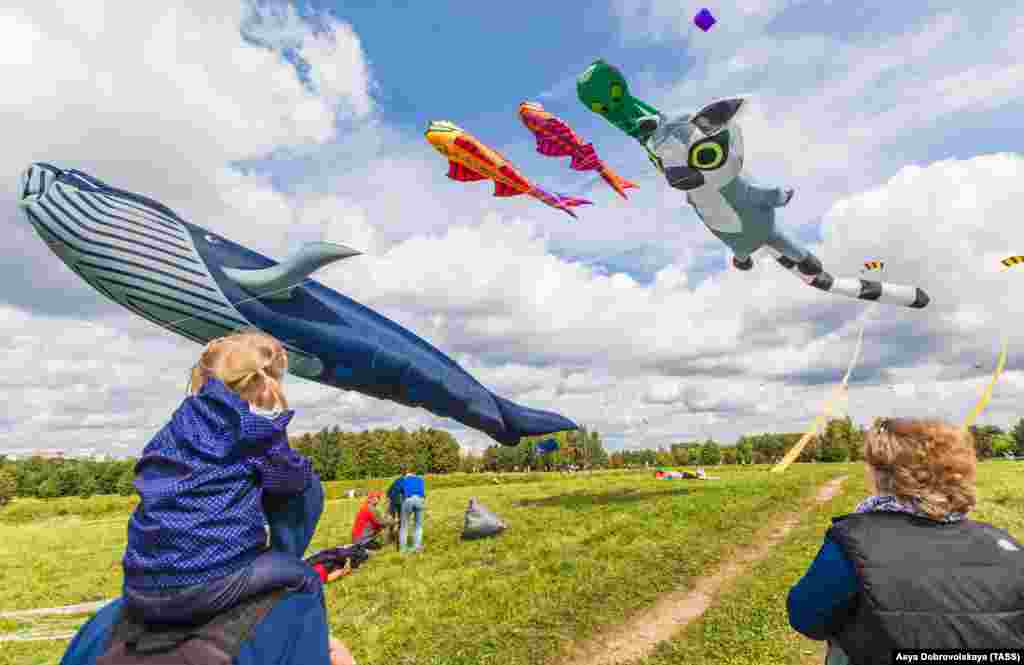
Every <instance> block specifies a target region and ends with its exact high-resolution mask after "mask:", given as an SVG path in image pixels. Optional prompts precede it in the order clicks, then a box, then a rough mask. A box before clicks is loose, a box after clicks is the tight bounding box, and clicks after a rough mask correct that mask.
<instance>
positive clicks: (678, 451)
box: [670, 443, 690, 466]
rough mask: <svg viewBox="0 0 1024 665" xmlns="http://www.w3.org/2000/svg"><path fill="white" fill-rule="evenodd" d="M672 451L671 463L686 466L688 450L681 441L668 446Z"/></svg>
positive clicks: (688, 457)
mask: <svg viewBox="0 0 1024 665" xmlns="http://www.w3.org/2000/svg"><path fill="white" fill-rule="evenodd" d="M670 450H671V451H672V463H673V464H674V465H675V466H686V465H688V464H689V463H690V451H689V449H687V447H686V446H685V445H684V444H682V443H673V444H672V447H671V448H670Z"/></svg>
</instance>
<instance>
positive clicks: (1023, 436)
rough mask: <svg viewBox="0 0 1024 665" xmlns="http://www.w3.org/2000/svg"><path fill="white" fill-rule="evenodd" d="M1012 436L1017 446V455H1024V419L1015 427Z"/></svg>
mask: <svg viewBox="0 0 1024 665" xmlns="http://www.w3.org/2000/svg"><path fill="white" fill-rule="evenodd" d="M1010 435H1011V436H1012V437H1013V442H1014V443H1015V444H1016V454H1018V455H1024V418H1021V419H1020V420H1018V421H1017V424H1016V425H1014V426H1013V430H1011V432H1010Z"/></svg>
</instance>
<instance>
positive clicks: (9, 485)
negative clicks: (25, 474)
mask: <svg viewBox="0 0 1024 665" xmlns="http://www.w3.org/2000/svg"><path fill="white" fill-rule="evenodd" d="M17 491H18V481H17V479H16V478H15V477H14V473H12V472H11V471H10V470H9V469H6V468H3V469H0V506H5V505H7V504H8V503H10V502H11V501H13V500H14V495H15V493H17Z"/></svg>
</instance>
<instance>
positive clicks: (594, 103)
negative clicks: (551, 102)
mask: <svg viewBox="0 0 1024 665" xmlns="http://www.w3.org/2000/svg"><path fill="white" fill-rule="evenodd" d="M576 93H577V94H578V95H579V98H580V101H581V102H583V105H584V106H586V107H587V108H588V109H590V110H591V111H593V112H594V113H597V114H598V115H601V116H603V117H604V119H605V120H607V121H608V122H610V123H612V124H613V125H615V126H616V127H618V128H619V129H621V130H622V131H624V132H625V133H626V134H629V135H630V136H632V137H633V138H635V139H636V140H637V141H639V142H640V145H642V146H643V147H644V150H646V151H647V156H648V157H650V159H651V161H652V162H653V163H654V165H655V166H656V167H658V170H659V171H661V170H663V169H662V168H661V160H660V159H658V156H657V155H655V154H654V153H653V152H651V150H650V149H649V148H648V147H647V139H649V138H650V137H651V135H652V134H653V133H654V131H655V130H656V129H657V128H658V118H659V117H660V116H661V113H660V112H659V111H658V109H656V108H654V107H653V106H651V105H650V104H648V103H647V102H645V101H643V100H642V99H637V98H636V97H634V96H632V95H631V94H629V84H628V83H626V78H625V77H624V76H623V75H622V72H620V71H619V70H618V69H616V68H615V67H613V66H612V65H609V64H608V63H607V62H605V61H604V60H596V61H594V64H592V65H590V67H587V70H586V71H585V72H583V73H582V74H580V77H579V78H578V79H577V80H576Z"/></svg>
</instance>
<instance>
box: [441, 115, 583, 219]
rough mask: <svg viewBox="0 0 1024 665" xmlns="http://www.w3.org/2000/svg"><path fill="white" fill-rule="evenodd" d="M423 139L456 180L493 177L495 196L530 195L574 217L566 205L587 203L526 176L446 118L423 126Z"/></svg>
mask: <svg viewBox="0 0 1024 665" xmlns="http://www.w3.org/2000/svg"><path fill="white" fill-rule="evenodd" d="M426 137H427V141H429V142H430V145H432V146H434V148H435V149H436V150H437V151H438V152H439V153H441V154H442V155H444V156H445V158H446V159H447V160H448V177H449V178H451V179H452V180H458V181H459V182H474V181H476V180H493V181H494V195H495V196H519V195H520V194H526V195H528V196H532V197H533V198H535V199H537V200H538V201H540V202H542V203H546V204H547V205H549V206H551V207H552V208H558V209H559V210H563V211H565V212H566V213H568V214H569V215H572V216H573V217H576V213H574V212H573V211H572V210H570V208H574V207H576V206H581V205H590V201H588V200H586V199H580V198H576V197H574V196H565V195H563V194H552V193H550V192H546V191H544V190H543V189H541V188H540V187H537V186H536V185H534V184H533V183H531V182H530V181H529V180H527V179H526V178H525V177H523V175H522V174H521V173H519V171H517V170H516V169H515V167H513V166H512V164H511V163H510V162H509V161H508V160H507V159H505V158H504V157H503V156H502V155H501V154H500V153H499V152H498V151H497V150H494V149H493V148H489V147H487V146H486V145H484V144H483V143H481V142H480V140H479V139H477V138H476V137H475V136H473V135H472V134H470V133H469V132H467V131H465V130H463V129H462V128H461V127H459V126H458V125H455V124H453V123H451V122H448V121H447V120H435V121H433V122H431V123H430V125H429V126H428V127H427V132H426Z"/></svg>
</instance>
